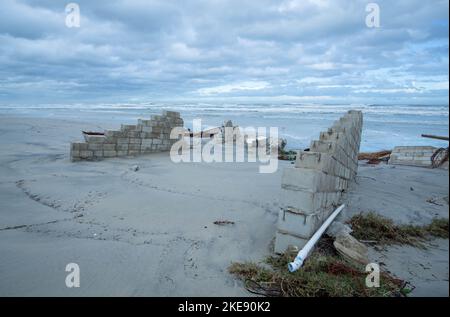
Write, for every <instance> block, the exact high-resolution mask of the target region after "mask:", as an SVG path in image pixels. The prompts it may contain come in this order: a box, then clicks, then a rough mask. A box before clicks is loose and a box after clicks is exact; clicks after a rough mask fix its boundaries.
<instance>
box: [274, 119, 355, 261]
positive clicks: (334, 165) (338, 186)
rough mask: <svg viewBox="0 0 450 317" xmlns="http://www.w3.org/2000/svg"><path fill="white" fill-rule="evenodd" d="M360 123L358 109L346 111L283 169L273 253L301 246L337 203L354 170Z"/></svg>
mask: <svg viewBox="0 0 450 317" xmlns="http://www.w3.org/2000/svg"><path fill="white" fill-rule="evenodd" d="M362 123H363V116H362V112H361V111H355V110H351V111H349V112H348V113H347V114H345V115H344V116H343V117H342V118H340V119H339V120H337V121H335V122H334V124H333V126H332V127H331V128H329V129H328V131H326V132H321V133H320V138H319V140H314V141H312V142H311V146H310V150H309V151H301V152H299V153H298V155H297V158H296V162H295V165H294V167H289V168H285V169H284V171H283V175H282V184H281V188H282V194H281V204H282V208H281V210H280V212H279V216H278V226H277V233H276V239H275V252H276V253H283V252H284V251H286V249H287V247H288V246H289V245H294V246H297V247H298V248H302V247H303V246H304V245H305V244H306V242H307V241H308V240H309V239H310V238H311V236H312V235H313V234H314V233H315V232H316V230H317V229H318V228H319V227H320V226H321V225H322V223H323V222H324V221H325V220H326V219H327V218H328V216H329V215H330V214H331V213H332V212H333V210H334V209H335V208H336V207H337V206H338V203H339V200H340V198H341V195H342V193H343V191H345V190H346V189H347V187H348V185H349V182H351V181H352V180H353V179H354V178H355V176H356V173H357V169H358V153H359V146H360V142H361V132H362Z"/></svg>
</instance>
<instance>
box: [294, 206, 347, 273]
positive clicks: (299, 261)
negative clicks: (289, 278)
mask: <svg viewBox="0 0 450 317" xmlns="http://www.w3.org/2000/svg"><path fill="white" fill-rule="evenodd" d="M344 207H345V204H344V205H341V206H339V207H338V208H337V209H336V210H335V211H333V213H332V214H331V215H330V216H329V217H328V219H327V220H325V222H324V223H323V224H322V225H321V226H320V228H319V229H318V230H317V231H316V233H314V234H313V236H312V237H311V239H309V241H308V242H307V243H306V244H305V246H304V247H303V249H301V250H300V252H298V254H297V256H296V257H295V259H294V262H291V263H289V264H288V269H289V272H295V271H297V270H298V269H299V268H300V267H302V265H303V261H305V260H306V258H307V257H308V254H309V252H310V251H311V250H312V248H313V247H314V245H315V244H316V243H317V241H319V239H320V237H321V236H322V234H323V233H324V232H325V230H327V228H328V226H329V225H330V224H331V223H332V222H333V220H334V218H336V216H337V215H338V214H339V213H340V212H341V211H342V209H344Z"/></svg>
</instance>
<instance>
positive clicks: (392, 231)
mask: <svg viewBox="0 0 450 317" xmlns="http://www.w3.org/2000/svg"><path fill="white" fill-rule="evenodd" d="M348 223H349V224H350V226H351V228H352V230H353V231H352V236H354V237H355V238H356V239H358V240H360V241H361V240H370V241H371V242H375V241H376V244H378V245H391V244H408V245H412V246H416V247H421V248H424V245H423V242H425V241H426V240H429V239H430V238H433V237H434V238H436V237H437V238H447V239H448V235H449V227H448V226H449V222H448V219H446V218H435V219H433V221H432V222H431V223H430V224H428V225H425V226H415V225H396V224H394V222H393V221H392V219H388V218H385V217H383V216H380V215H378V214H376V213H374V212H369V213H366V214H362V213H361V214H358V215H355V216H353V217H352V218H350V220H349V221H348Z"/></svg>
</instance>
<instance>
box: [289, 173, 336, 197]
mask: <svg viewBox="0 0 450 317" xmlns="http://www.w3.org/2000/svg"><path fill="white" fill-rule="evenodd" d="M337 182H338V178H337V177H335V176H332V175H328V174H325V173H323V172H322V171H320V170H314V169H307V168H297V167H287V168H285V169H284V170H283V175H282V178H281V187H282V188H285V189H292V190H301V191H309V192H327V191H335V189H336V186H337Z"/></svg>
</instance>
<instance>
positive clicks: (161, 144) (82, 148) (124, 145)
mask: <svg viewBox="0 0 450 317" xmlns="http://www.w3.org/2000/svg"><path fill="white" fill-rule="evenodd" d="M183 124H184V122H183V119H182V118H181V117H180V113H179V112H174V111H163V113H162V115H152V116H151V118H150V119H149V120H143V119H139V120H138V123H137V124H136V125H124V124H122V126H121V128H120V130H108V131H105V133H104V134H103V135H102V134H98V133H97V134H84V137H85V142H74V143H71V144H70V158H71V160H72V161H73V162H75V161H81V160H87V161H93V160H101V159H104V158H110V157H123V156H135V155H139V154H146V153H153V152H163V151H169V150H170V148H171V146H172V145H173V144H174V143H175V142H176V141H177V139H170V132H171V131H172V129H173V128H175V127H183Z"/></svg>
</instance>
